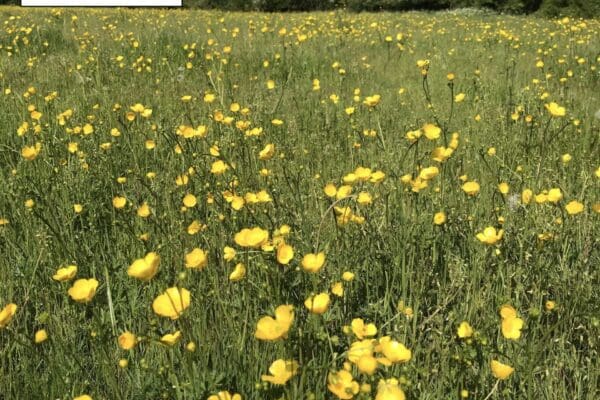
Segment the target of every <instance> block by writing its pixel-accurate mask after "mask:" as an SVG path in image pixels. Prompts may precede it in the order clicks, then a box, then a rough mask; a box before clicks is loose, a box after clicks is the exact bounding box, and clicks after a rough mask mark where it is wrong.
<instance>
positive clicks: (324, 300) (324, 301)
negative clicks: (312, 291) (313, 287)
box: [304, 293, 330, 314]
mask: <svg viewBox="0 0 600 400" xmlns="http://www.w3.org/2000/svg"><path fill="white" fill-rule="evenodd" d="M329 302H330V297H329V294H327V293H319V294H317V295H315V296H310V297H309V298H307V299H306V300H305V301H304V306H305V307H306V308H308V311H310V312H311V313H313V314H323V313H325V311H327V309H328V308H329Z"/></svg>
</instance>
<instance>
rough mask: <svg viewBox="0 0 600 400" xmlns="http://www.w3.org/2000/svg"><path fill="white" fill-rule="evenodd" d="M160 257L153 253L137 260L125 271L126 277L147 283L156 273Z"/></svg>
mask: <svg viewBox="0 0 600 400" xmlns="http://www.w3.org/2000/svg"><path fill="white" fill-rule="evenodd" d="M159 264H160V256H159V255H158V254H156V253H154V252H151V253H148V254H146V255H145V256H144V258H138V259H137V260H135V261H134V262H133V263H132V264H131V265H130V266H129V268H128V269H127V275H129V276H131V277H133V278H137V279H139V280H142V281H145V282H147V281H149V280H150V279H152V278H153V277H154V275H156V273H157V272H158V265H159Z"/></svg>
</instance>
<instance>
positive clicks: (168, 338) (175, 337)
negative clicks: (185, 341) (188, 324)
mask: <svg viewBox="0 0 600 400" xmlns="http://www.w3.org/2000/svg"><path fill="white" fill-rule="evenodd" d="M179 340H181V331H176V332H174V333H167V334H166V335H164V336H163V337H161V338H160V342H161V343H162V344H166V345H167V346H173V345H175V344H177V342H179Z"/></svg>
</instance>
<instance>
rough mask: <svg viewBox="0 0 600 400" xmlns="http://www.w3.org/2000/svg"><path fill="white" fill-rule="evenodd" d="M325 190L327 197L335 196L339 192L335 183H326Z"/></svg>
mask: <svg viewBox="0 0 600 400" xmlns="http://www.w3.org/2000/svg"><path fill="white" fill-rule="evenodd" d="M323 191H324V192H325V195H326V196H327V197H335V195H336V194H337V188H336V187H335V185H334V184H333V183H328V184H327V185H325V187H324V188H323Z"/></svg>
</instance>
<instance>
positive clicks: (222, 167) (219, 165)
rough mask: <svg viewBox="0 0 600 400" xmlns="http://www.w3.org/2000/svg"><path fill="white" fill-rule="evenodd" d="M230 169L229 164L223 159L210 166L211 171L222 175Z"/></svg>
mask: <svg viewBox="0 0 600 400" xmlns="http://www.w3.org/2000/svg"><path fill="white" fill-rule="evenodd" d="M228 169H229V166H228V165H227V164H225V162H224V161H223V160H217V161H215V162H213V163H212V165H211V167H210V172H211V173H212V174H215V175H221V174H223V173H225V171H227V170H228Z"/></svg>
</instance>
